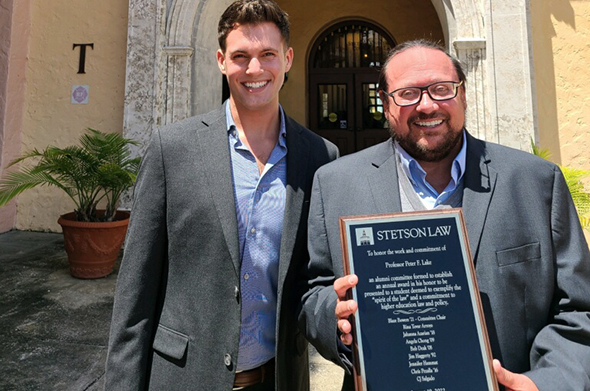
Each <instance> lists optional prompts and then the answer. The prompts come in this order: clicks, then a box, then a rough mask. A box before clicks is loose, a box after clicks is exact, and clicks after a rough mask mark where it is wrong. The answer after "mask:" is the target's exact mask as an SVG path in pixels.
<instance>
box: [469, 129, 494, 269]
mask: <svg viewBox="0 0 590 391" xmlns="http://www.w3.org/2000/svg"><path fill="white" fill-rule="evenodd" d="M490 162H491V159H489V157H488V156H487V153H486V150H485V145H484V143H483V142H481V141H480V140H477V139H475V138H473V137H472V136H471V135H470V134H468V133H467V164H466V166H467V167H466V169H465V177H464V182H463V183H464V190H463V211H464V212H465V216H466V217H465V225H466V226H467V234H468V235H469V246H470V248H471V254H472V256H473V260H474V262H475V259H476V258H477V250H478V248H479V243H480V241H481V234H482V231H483V226H484V223H485V219H486V216H487V215H488V210H489V206H490V201H491V199H492V195H493V193H494V189H495V186H496V177H497V172H496V171H495V170H494V169H493V168H492V167H490Z"/></svg>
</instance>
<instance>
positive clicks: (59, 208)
mask: <svg viewBox="0 0 590 391" xmlns="http://www.w3.org/2000/svg"><path fill="white" fill-rule="evenodd" d="M127 11H128V3H127V2H126V1H121V0H102V1H94V0H78V1H76V2H75V3H72V2H71V1H69V0H59V1H58V0H54V1H35V2H32V7H31V33H30V44H29V52H28V63H27V69H26V73H27V84H26V93H25V114H24V120H23V132H22V149H23V150H30V149H32V148H39V149H41V148H44V147H45V146H47V145H50V144H51V145H56V146H60V147H63V146H67V145H71V144H74V143H77V140H78V138H79V136H80V135H81V134H82V133H83V132H84V130H85V129H86V127H92V128H95V129H99V130H102V131H116V132H121V131H122V123H123V99H124V76H125V53H126V37H127ZM74 43H94V50H92V49H90V48H88V50H87V57H86V73H85V74H78V73H77V72H78V60H79V54H80V49H79V48H77V49H76V50H73V49H72V45H73V44H74ZM73 85H88V86H89V103H88V104H85V105H74V104H72V103H71V99H70V94H71V90H72V86H73ZM17 208H18V209H17V210H18V213H17V225H16V228H17V229H23V230H28V229H30V230H51V231H60V227H59V225H58V224H57V218H58V216H59V215H60V214H63V213H66V212H70V211H72V210H73V203H72V202H71V201H70V200H69V199H68V198H67V197H65V196H64V194H63V193H62V192H60V191H58V190H57V189H50V188H38V189H32V190H28V191H26V192H25V193H23V194H22V195H21V196H20V197H19V199H18V207H17Z"/></svg>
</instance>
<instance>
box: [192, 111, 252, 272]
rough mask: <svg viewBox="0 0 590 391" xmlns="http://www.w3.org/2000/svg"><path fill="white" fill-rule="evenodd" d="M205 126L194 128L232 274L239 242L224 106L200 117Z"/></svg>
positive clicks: (236, 261) (238, 256) (236, 263)
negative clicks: (231, 264)
mask: <svg viewBox="0 0 590 391" xmlns="http://www.w3.org/2000/svg"><path fill="white" fill-rule="evenodd" d="M203 124H204V125H205V126H203V127H201V128H200V129H198V131H197V139H198V143H199V146H200V149H201V154H202V156H203V163H204V164H205V165H206V167H205V168H206V169H205V175H206V176H207V186H209V188H210V189H211V195H212V197H213V203H214V204H215V209H216V210H217V214H218V215H219V222H220V224H221V228H222V230H223V235H224V237H225V242H226V244H227V248H228V249H229V253H230V255H231V261H232V263H233V264H234V269H235V271H236V276H239V274H240V267H241V265H240V264H241V262H240V249H239V247H240V245H239V238H238V221H237V217H236V207H235V199H234V188H233V178H232V169H231V160H230V155H229V146H228V135H227V122H226V118H225V106H222V108H221V109H220V110H218V111H217V112H215V113H214V115H213V116H211V117H209V118H205V119H204V120H203Z"/></svg>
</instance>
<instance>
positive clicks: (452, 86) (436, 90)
mask: <svg viewBox="0 0 590 391" xmlns="http://www.w3.org/2000/svg"><path fill="white" fill-rule="evenodd" d="M461 84H463V81H460V82H458V83H457V82H455V81H438V82H436V83H432V84H430V85H427V86H426V87H404V88H398V89H397V90H394V91H391V92H385V91H383V93H384V94H385V95H389V96H391V97H392V98H393V102H394V103H395V104H396V105H398V106H402V107H404V106H412V105H415V104H416V103H418V102H420V100H421V99H422V94H423V93H424V91H426V92H427V93H428V96H429V97H430V99H432V100H436V101H441V100H449V99H453V98H454V97H456V96H457V91H458V89H459V86H460V85H461Z"/></svg>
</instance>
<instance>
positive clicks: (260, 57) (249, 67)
mask: <svg viewBox="0 0 590 391" xmlns="http://www.w3.org/2000/svg"><path fill="white" fill-rule="evenodd" d="M292 61H293V49H292V48H286V47H285V42H284V40H283V37H282V36H281V33H280V31H279V29H278V27H277V26H276V25H275V24H274V23H271V22H265V23H260V24H254V25H250V24H246V25H238V26H236V28H234V29H233V30H232V31H231V32H230V33H229V34H228V35H227V39H226V49H225V53H223V52H222V51H221V50H218V51H217V63H218V65H219V69H220V70H221V72H222V73H223V74H224V75H226V76H227V81H228V84H229V89H230V95H231V97H230V99H231V102H232V104H233V106H234V107H235V108H236V109H238V110H250V111H258V110H265V109H273V110H274V109H275V108H278V104H279V91H280V90H281V87H282V85H283V82H284V79H285V72H288V71H289V69H290V68H291V63H292Z"/></svg>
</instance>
